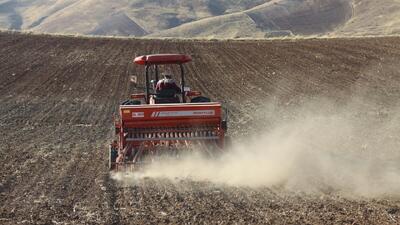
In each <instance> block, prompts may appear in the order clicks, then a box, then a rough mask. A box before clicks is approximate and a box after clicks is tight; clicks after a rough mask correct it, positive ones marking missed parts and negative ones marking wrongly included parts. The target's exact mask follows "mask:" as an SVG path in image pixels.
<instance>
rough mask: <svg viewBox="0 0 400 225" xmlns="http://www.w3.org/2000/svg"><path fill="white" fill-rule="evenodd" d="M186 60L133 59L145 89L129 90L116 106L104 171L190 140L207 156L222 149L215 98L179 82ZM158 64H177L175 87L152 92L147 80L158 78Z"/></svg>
mask: <svg viewBox="0 0 400 225" xmlns="http://www.w3.org/2000/svg"><path fill="white" fill-rule="evenodd" d="M191 60H192V58H191V57H190V56H188V55H179V54H158V55H145V56H140V57H136V58H135V60H134V63H136V64H138V65H142V66H144V68H145V93H137V94H132V95H131V98H130V99H129V100H127V101H125V102H124V103H122V104H121V105H120V106H119V118H118V119H117V120H115V133H116V135H117V136H118V140H115V141H114V142H113V143H112V144H111V145H110V148H109V168H110V170H126V169H135V168H136V167H138V166H139V165H141V164H144V163H149V162H151V161H153V160H154V158H155V157H156V156H160V155H164V154H166V155H176V154H179V153H177V152H180V151H185V149H190V148H191V146H193V145H200V146H201V147H200V148H197V149H200V150H199V151H204V152H205V153H206V154H210V155H213V154H214V153H216V152H219V151H221V150H222V149H223V148H224V143H225V134H226V130H227V120H226V112H225V111H224V110H223V108H222V106H221V103H218V102H211V101H210V100H209V99H208V98H206V97H203V96H201V93H200V92H198V91H191V90H189V88H188V87H186V86H185V73H184V66H183V65H184V64H185V63H188V62H190V61H191ZM161 65H176V66H179V70H180V73H181V76H180V79H181V82H180V84H181V85H180V88H179V89H180V92H177V90H176V89H174V90H173V91H172V90H168V89H165V90H161V91H160V90H157V91H156V87H155V84H154V82H153V83H152V82H151V80H150V79H153V80H155V81H158V80H159V76H160V74H159V68H160V66H161ZM178 149H179V150H178Z"/></svg>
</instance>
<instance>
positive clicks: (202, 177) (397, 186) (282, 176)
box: [114, 99, 400, 197]
mask: <svg viewBox="0 0 400 225" xmlns="http://www.w3.org/2000/svg"><path fill="white" fill-rule="evenodd" d="M301 105H302V106H295V107H287V106H279V105H278V104H269V105H268V106H264V107H263V108H262V109H260V110H258V113H254V116H253V118H254V126H256V124H258V126H259V127H264V128H262V129H261V128H259V127H258V129H256V130H258V132H257V134H254V135H252V136H251V137H249V138H247V140H246V141H235V140H234V141H233V145H232V147H231V148H230V149H229V150H228V151H227V152H226V153H224V154H222V155H221V156H220V157H218V158H214V159H210V158H206V157H202V156H201V155H199V154H190V155H186V156H183V157H181V158H180V159H166V160H161V161H159V162H157V163H154V164H152V165H151V166H149V167H148V168H145V169H144V170H143V171H141V172H138V173H135V174H123V175H122V174H119V175H114V178H116V179H117V180H124V182H128V183H129V182H134V181H135V180H137V179H140V178H144V177H150V178H164V179H165V178H166V179H171V180H173V181H178V180H180V179H191V180H195V181H207V182H213V183H217V184H222V185H232V186H239V187H240V186H243V187H252V188H258V187H270V188H278V189H280V190H281V189H284V190H288V191H295V192H306V193H328V194H331V193H333V194H340V195H348V196H363V197H387V196H389V197H400V135H399V134H400V126H399V125H400V116H399V115H400V114H399V113H400V107H391V108H387V107H383V106H380V105H379V104H373V103H369V104H367V103H365V102H364V101H358V102H357V101H352V102H351V103H340V104H339V103H337V102H336V103H335V102H330V101H327V100H321V99H319V100H313V101H309V102H308V103H304V104H301ZM260 130H261V131H260Z"/></svg>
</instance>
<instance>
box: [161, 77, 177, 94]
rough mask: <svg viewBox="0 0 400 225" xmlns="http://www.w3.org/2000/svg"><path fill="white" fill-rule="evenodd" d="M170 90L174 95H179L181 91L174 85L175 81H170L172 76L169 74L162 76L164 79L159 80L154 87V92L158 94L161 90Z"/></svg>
mask: <svg viewBox="0 0 400 225" xmlns="http://www.w3.org/2000/svg"><path fill="white" fill-rule="evenodd" d="M165 89H172V90H175V91H176V93H180V92H181V89H180V88H179V87H178V85H176V83H175V81H174V80H173V79H172V76H171V75H169V74H164V78H163V79H161V80H159V81H158V82H157V85H156V92H157V93H160V92H161V91H162V90H165Z"/></svg>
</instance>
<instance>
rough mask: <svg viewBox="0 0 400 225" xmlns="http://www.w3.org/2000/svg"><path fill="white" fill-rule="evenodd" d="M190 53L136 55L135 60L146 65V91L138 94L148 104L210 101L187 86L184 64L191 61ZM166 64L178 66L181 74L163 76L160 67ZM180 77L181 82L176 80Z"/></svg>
mask: <svg viewBox="0 0 400 225" xmlns="http://www.w3.org/2000/svg"><path fill="white" fill-rule="evenodd" d="M191 61H192V58H191V57H190V56H189V55H180V54H157V55H144V56H139V57H136V58H135V60H134V62H135V63H136V64H138V65H144V66H145V93H144V94H142V95H136V97H143V99H144V102H145V103H146V104H174V103H192V102H193V103H199V102H210V99H208V98H206V97H203V96H201V93H200V92H197V91H191V90H190V88H189V87H186V86H185V70H184V67H183V64H185V63H188V62H191ZM166 65H169V66H171V65H176V66H178V68H179V69H178V71H179V73H180V75H178V76H177V75H175V76H174V77H172V76H171V75H165V76H168V77H164V78H162V77H161V74H160V67H163V66H166ZM178 79H180V82H179V84H180V85H177V84H176V83H175V80H178Z"/></svg>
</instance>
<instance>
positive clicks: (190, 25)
mask: <svg viewBox="0 0 400 225" xmlns="http://www.w3.org/2000/svg"><path fill="white" fill-rule="evenodd" d="M398 18H400V2H399V1H397V0H385V1H383V2H381V1H376V0H362V1H361V0H304V1H292V0H256V1H252V0H244V1H234V0H191V1H184V0H168V1H164V0H163V1H160V0H152V1H147V0H132V1H128V0H116V1H106V0H66V1H64V0H55V1H51V0H33V1H24V0H1V1H0V29H15V30H27V31H34V32H44V33H62V34H84V35H113V36H136V37H161V38H164V37H174V38H175V37H177V38H265V37H276V36H278V37H279V36H293V35H296V36H363V35H370V36H376V35H379V36H381V35H397V34H399V32H400V22H399V19H398Z"/></svg>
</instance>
